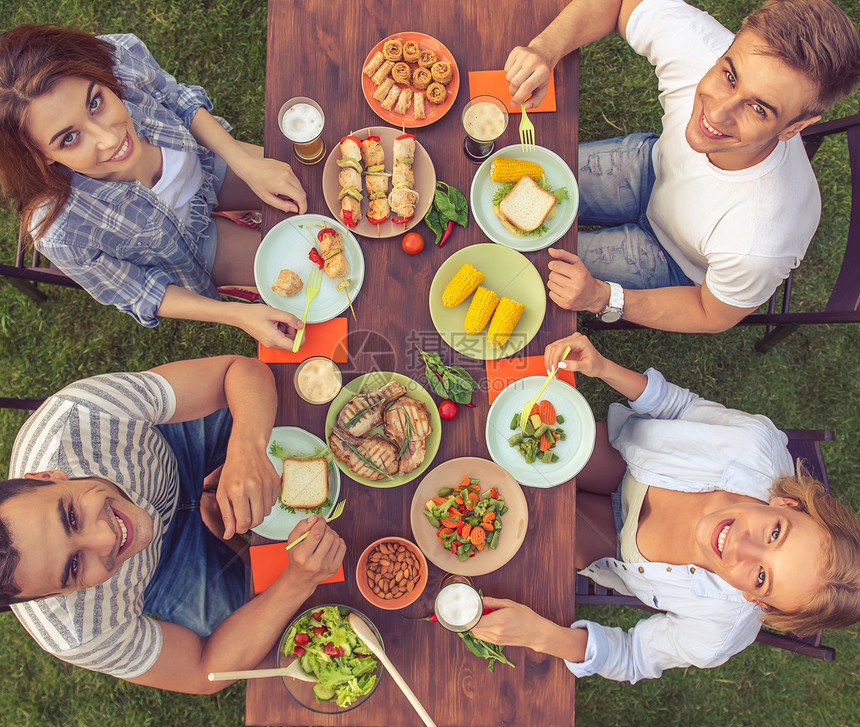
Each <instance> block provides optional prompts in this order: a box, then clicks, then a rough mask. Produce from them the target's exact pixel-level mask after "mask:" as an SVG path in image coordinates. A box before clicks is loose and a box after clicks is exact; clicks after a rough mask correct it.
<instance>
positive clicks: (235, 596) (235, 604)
mask: <svg viewBox="0 0 860 727" xmlns="http://www.w3.org/2000/svg"><path fill="white" fill-rule="evenodd" d="M232 424H233V419H232V417H231V416H230V412H229V410H227V409H221V410H220V411H217V412H215V413H213V414H210V415H209V416H207V417H204V418H203V419H195V420H194V421H190V422H181V423H177V424H160V425H159V426H158V427H157V428H158V430H159V431H160V432H161V434H162V435H163V436H164V438H165V439H166V440H167V443H168V444H169V445H170V448H171V449H172V450H173V454H174V455H175V456H176V461H177V465H178V467H179V486H180V490H179V502H178V504H177V506H176V512H175V513H174V515H173V520H172V521H171V523H170V527H169V528H168V530H167V533H166V534H165V536H164V540H163V542H162V546H161V559H160V561H159V563H158V566H157V568H156V570H155V573H154V575H153V577H152V580H151V581H150V582H149V584H148V585H147V587H146V590H145V591H144V595H143V610H144V612H145V613H148V614H151V615H153V616H157V617H158V618H160V619H162V620H163V621H169V622H171V623H175V624H179V625H181V626H186V627H188V628H190V629H192V630H193V631H195V632H197V633H198V634H199V635H201V636H207V635H208V634H210V633H212V631H214V630H215V628H216V627H217V626H218V624H220V623H221V622H222V621H223V620H224V619H225V618H226V617H227V616H229V615H230V614H231V613H233V611H235V610H236V609H237V608H239V607H240V606H241V605H242V604H243V603H245V569H244V565H243V563H242V561H241V559H240V558H239V557H238V556H237V555H236V554H235V553H234V552H233V551H232V550H231V549H230V548H229V547H227V546H226V545H225V544H224V543H223V542H222V541H221V540H219V539H218V538H216V537H215V535H213V534H212V532H211V531H210V530H209V528H207V527H206V525H205V524H204V522H203V518H202V517H201V516H200V495H201V493H202V491H203V478H204V477H205V476H206V475H208V474H209V473H210V472H212V471H213V470H214V469H215V468H216V467H218V466H219V465H221V464H223V463H224V458H225V456H226V452H227V441H228V439H229V436H230V429H231V427H232Z"/></svg>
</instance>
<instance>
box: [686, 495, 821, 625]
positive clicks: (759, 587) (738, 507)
mask: <svg viewBox="0 0 860 727" xmlns="http://www.w3.org/2000/svg"><path fill="white" fill-rule="evenodd" d="M795 504H796V503H795V501H794V500H789V499H786V498H774V499H773V500H771V502H770V504H768V505H766V504H764V503H755V502H738V503H735V504H733V505H730V506H728V507H723V508H721V509H719V510H716V511H713V512H710V513H708V514H707V515H705V516H704V517H703V518H701V519H700V520H699V522H698V524H697V525H696V531H695V538H696V547H697V548H698V550H699V554H700V559H698V560H697V562H699V563H700V564H701V565H702V566H704V567H705V568H707V569H708V570H710V571H711V572H713V573H715V574H716V575H718V576H720V577H721V578H722V579H723V580H724V581H726V582H727V583H729V584H730V585H732V586H734V587H735V588H737V589H739V590H740V591H743V593H744V597H745V598H746V599H747V600H749V601H754V602H756V603H759V605H768V606H773V607H775V608H778V609H780V610H783V611H796V610H798V609H800V608H802V607H803V606H805V605H806V604H807V603H809V601H810V600H811V598H812V596H813V595H814V594H815V593H816V592H817V591H818V590H820V589H821V588H822V587H823V585H824V578H823V567H822V552H823V547H824V543H825V536H824V533H823V532H822V530H821V529H820V528H819V527H818V525H817V524H816V523H815V522H814V521H813V519H812V518H811V517H810V516H809V515H807V514H806V513H804V512H801V511H799V510H797V509H796V507H794V505H795Z"/></svg>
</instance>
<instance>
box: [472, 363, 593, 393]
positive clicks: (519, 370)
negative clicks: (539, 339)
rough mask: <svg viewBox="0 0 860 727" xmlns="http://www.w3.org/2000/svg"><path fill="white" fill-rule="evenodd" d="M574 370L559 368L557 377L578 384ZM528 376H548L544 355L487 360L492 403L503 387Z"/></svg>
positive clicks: (488, 384)
mask: <svg viewBox="0 0 860 727" xmlns="http://www.w3.org/2000/svg"><path fill="white" fill-rule="evenodd" d="M573 374H574V372H573V371H565V370H564V369H559V370H558V374H556V378H557V379H561V380H562V381H564V382H566V383H568V384H570V385H571V386H576V382H575V380H574V376H573ZM527 376H546V365H545V364H544V362H543V356H516V357H514V358H500V359H497V360H495V361H487V393H488V395H489V397H490V403H491V404H492V403H493V402H494V401H495V400H496V397H497V396H498V395H499V394H500V393H501V392H502V390H503V389H505V388H506V387H508V386H510V385H511V384H512V383H514V381H519V380H520V379H524V378H526V377H527Z"/></svg>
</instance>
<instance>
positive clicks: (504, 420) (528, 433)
mask: <svg viewBox="0 0 860 727" xmlns="http://www.w3.org/2000/svg"><path fill="white" fill-rule="evenodd" d="M544 381H546V377H544V376H529V377H527V378H525V379H520V380H519V381H515V382H514V383H512V384H511V385H510V386H508V387H507V388H505V389H504V390H502V392H501V393H500V394H499V395H498V396H497V397H496V400H495V401H494V402H493V404H492V406H491V407H490V411H489V413H488V414H487V427H486V437H487V448H488V449H489V450H490V457H492V458H493V461H494V462H496V463H497V464H499V465H501V466H502V467H504V468H505V470H507V471H508V472H510V473H511V475H513V476H514V477H516V479H517V481H518V482H520V483H521V484H523V485H529V486H530V487H555V486H556V485H560V484H562V483H564V482H567V481H568V480H570V479H572V478H573V477H575V476H576V475H577V473H578V472H579V471H580V470H581V469H582V468H583V467H584V466H585V463H586V462H588V458H589V457H591V452H592V450H593V449H594V438H595V435H596V428H595V424H594V414H593V413H592V411H591V407H590V406H589V405H588V402H587V401H586V400H585V397H583V396H582V394H580V393H579V392H578V391H577V390H576V389H575V388H574V387H572V386H571V385H570V384H567V383H565V382H564V381H559V380H558V379H553V380H552V381H550V383H549V385H548V386H547V387H546V390H545V391H544V393H543V394H542V396H541V400H540V402H539V403H538V405H537V410H535V409H534V408H533V409H532V411H533V412H534V413H533V414H532V416H530V417H529V421H528V422H526V423H525V429H524V428H523V427H521V426H520V421H519V418H520V412H521V410H522V407H523V406H524V405H525V404H526V403H527V402H528V401H529V399H531V398H532V397H533V396H535V394H537V392H538V390H539V389H540V387H541V386H542V385H543V383H544ZM550 411H551V413H550Z"/></svg>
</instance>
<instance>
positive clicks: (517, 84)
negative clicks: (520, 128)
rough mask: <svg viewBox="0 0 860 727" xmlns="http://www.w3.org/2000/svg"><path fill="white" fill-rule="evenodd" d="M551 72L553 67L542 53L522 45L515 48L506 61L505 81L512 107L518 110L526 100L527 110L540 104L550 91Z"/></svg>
mask: <svg viewBox="0 0 860 727" xmlns="http://www.w3.org/2000/svg"><path fill="white" fill-rule="evenodd" d="M550 71H552V65H551V64H550V62H549V60H548V58H547V57H546V56H545V55H543V54H542V53H541V52H540V51H538V50H536V49H535V48H532V47H524V46H521V45H519V46H517V47H516V48H514V49H513V50H512V51H511V52H510V53H509V54H508V60H507V61H505V79H506V80H507V82H508V90H509V92H510V94H511V96H512V98H511V106H513V107H515V108H516V107H517V106H519V105H520V104H522V103H524V102H526V99H528V102H527V103H526V104H525V106H526V108H527V109H531V108H534V107H535V106H537V105H538V104H540V102H541V101H543V98H544V96H546V92H547V90H548V89H549V74H550ZM529 96H531V98H529Z"/></svg>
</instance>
